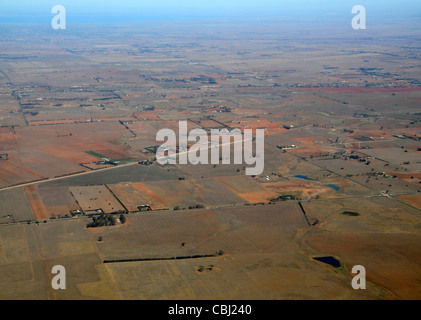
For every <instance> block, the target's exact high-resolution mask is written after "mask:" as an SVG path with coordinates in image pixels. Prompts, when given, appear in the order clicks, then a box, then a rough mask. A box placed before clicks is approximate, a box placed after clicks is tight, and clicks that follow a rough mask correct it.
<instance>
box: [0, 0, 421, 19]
mask: <svg viewBox="0 0 421 320" xmlns="http://www.w3.org/2000/svg"><path fill="white" fill-rule="evenodd" d="M357 4H360V5H363V6H365V7H366V9H367V15H368V16H369V17H370V18H371V19H376V20H378V19H389V18H397V17H402V18H420V21H421V1H419V0H402V1H396V0H391V1H379V0H365V1H355V0H354V1H351V0H343V1H340V2H339V1H338V2H334V3H332V1H330V0H321V1H312V0H298V1H295V2H294V3H290V2H289V1H282V0H261V1H255V0H243V1H233V0H231V1H230V0H225V1H223V0H213V1H200V2H198V1H193V0H179V1H177V2H174V1H171V0H157V1H136V0H126V1H120V2H116V1H110V0H108V1H107V0H105V1H99V0H90V1H82V0H61V1H59V0H39V1H36V3H34V1H30V0H23V1H20V2H19V3H16V1H13V0H2V3H1V4H0V9H1V10H0V22H44V21H51V19H52V17H53V16H54V14H52V13H51V9H52V7H53V6H55V5H63V6H64V7H65V8H66V19H67V21H68V22H72V21H74V22H97V21H100V22H107V21H109V22H124V21H136V20H149V19H154V20H167V19H169V20H174V19H194V18H199V19H200V18H203V19H206V18H257V19H259V18H276V17H283V16H284V17H287V16H289V17H292V18H296V19H303V18H305V19H308V18H313V19H316V20H317V19H318V18H326V17H329V18H332V19H336V18H338V19H339V18H349V17H351V16H352V13H351V9H352V7H353V6H354V5H357Z"/></svg>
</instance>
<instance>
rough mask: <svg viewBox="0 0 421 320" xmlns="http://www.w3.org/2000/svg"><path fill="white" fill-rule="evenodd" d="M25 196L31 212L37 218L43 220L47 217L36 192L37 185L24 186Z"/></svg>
mask: <svg viewBox="0 0 421 320" xmlns="http://www.w3.org/2000/svg"><path fill="white" fill-rule="evenodd" d="M24 190H25V193H26V197H27V198H28V200H29V204H30V205H31V208H32V212H33V213H34V216H35V218H36V219H37V220H44V219H47V218H48V214H47V210H46V209H45V206H44V203H43V202H42V200H41V197H40V196H39V194H38V188H37V186H33V185H31V186H26V187H24Z"/></svg>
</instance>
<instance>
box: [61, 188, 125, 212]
mask: <svg viewBox="0 0 421 320" xmlns="http://www.w3.org/2000/svg"><path fill="white" fill-rule="evenodd" d="M69 191H70V193H71V194H72V195H73V197H74V198H75V199H76V201H77V203H78V204H79V205H80V207H81V208H82V210H83V211H84V212H85V213H87V212H90V213H92V212H95V211H97V210H102V212H104V213H115V212H120V211H122V212H124V211H125V209H124V208H123V206H122V205H121V204H120V202H119V201H118V200H117V199H116V198H115V197H114V195H113V194H112V193H111V192H110V190H109V189H108V188H107V187H106V186H102V185H101V186H85V187H70V188H69Z"/></svg>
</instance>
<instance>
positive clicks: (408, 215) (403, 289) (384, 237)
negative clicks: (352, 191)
mask: <svg viewBox="0 0 421 320" xmlns="http://www.w3.org/2000/svg"><path fill="white" fill-rule="evenodd" d="M320 206H323V207H324V208H325V210H320V209H321V208H322V207H320ZM305 207H306V209H307V212H308V215H309V216H310V217H313V218H317V219H319V221H320V226H322V227H316V228H313V229H311V231H310V232H309V233H307V234H306V235H305V236H304V238H303V241H304V242H305V244H306V245H307V246H308V247H311V248H312V249H314V250H317V251H318V252H321V253H323V254H325V255H332V256H335V257H337V258H338V259H339V260H340V261H341V262H342V263H343V264H344V266H345V268H346V270H348V272H350V270H351V269H352V267H353V266H354V265H363V266H365V268H366V270H367V280H368V281H370V282H371V283H373V284H377V285H380V286H382V287H384V288H386V289H387V290H389V291H390V292H391V293H392V294H393V295H394V296H395V297H396V298H398V299H416V298H417V297H420V294H421V291H420V290H419V288H420V278H419V274H420V272H421V254H420V252H421V247H420V236H419V228H420V226H421V220H420V217H419V212H417V211H416V210H415V209H411V208H408V207H407V206H405V205H403V204H401V203H399V202H396V201H395V200H393V199H389V198H372V199H364V200H362V199H361V200H359V201H358V203H355V201H354V202H352V200H347V201H333V202H330V205H329V209H326V208H327V207H326V204H323V203H318V204H316V203H315V202H312V203H310V204H305ZM345 211H348V212H355V213H357V214H358V215H357V216H349V215H346V214H343V212H345ZM338 230H341V232H338ZM379 266H382V267H381V268H380V267H379Z"/></svg>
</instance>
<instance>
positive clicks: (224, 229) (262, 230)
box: [89, 204, 307, 260]
mask: <svg viewBox="0 0 421 320" xmlns="http://www.w3.org/2000/svg"><path fill="white" fill-rule="evenodd" d="M129 222H130V223H129V224H127V225H121V226H119V227H118V228H115V229H103V230H101V228H99V229H95V230H94V229H92V230H91V229H90V230H89V232H90V234H91V236H92V239H96V237H97V236H98V235H101V234H104V236H103V241H102V242H101V244H100V245H98V247H99V249H100V252H101V256H102V257H103V258H104V260H113V259H142V258H143V259H145V258H159V257H163V258H165V257H173V256H188V255H194V254H213V253H215V252H216V251H218V250H223V251H224V252H226V253H258V252H260V250H263V251H271V252H273V251H274V250H276V248H279V247H282V241H289V240H292V239H293V238H294V237H295V235H296V234H297V232H298V229H305V228H306V227H307V223H306V221H305V219H304V216H303V215H302V213H301V211H300V209H299V207H298V205H297V204H282V205H271V206H269V205H268V206H265V207H263V206H259V207H241V208H226V209H218V210H188V211H179V212H165V213H164V212H161V213H156V214H155V213H143V214H139V215H131V216H130V217H129ZM104 232H105V233H104ZM123 234H124V236H123ZM182 243H184V244H185V245H184V246H182ZM129 244H130V245H129Z"/></svg>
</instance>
